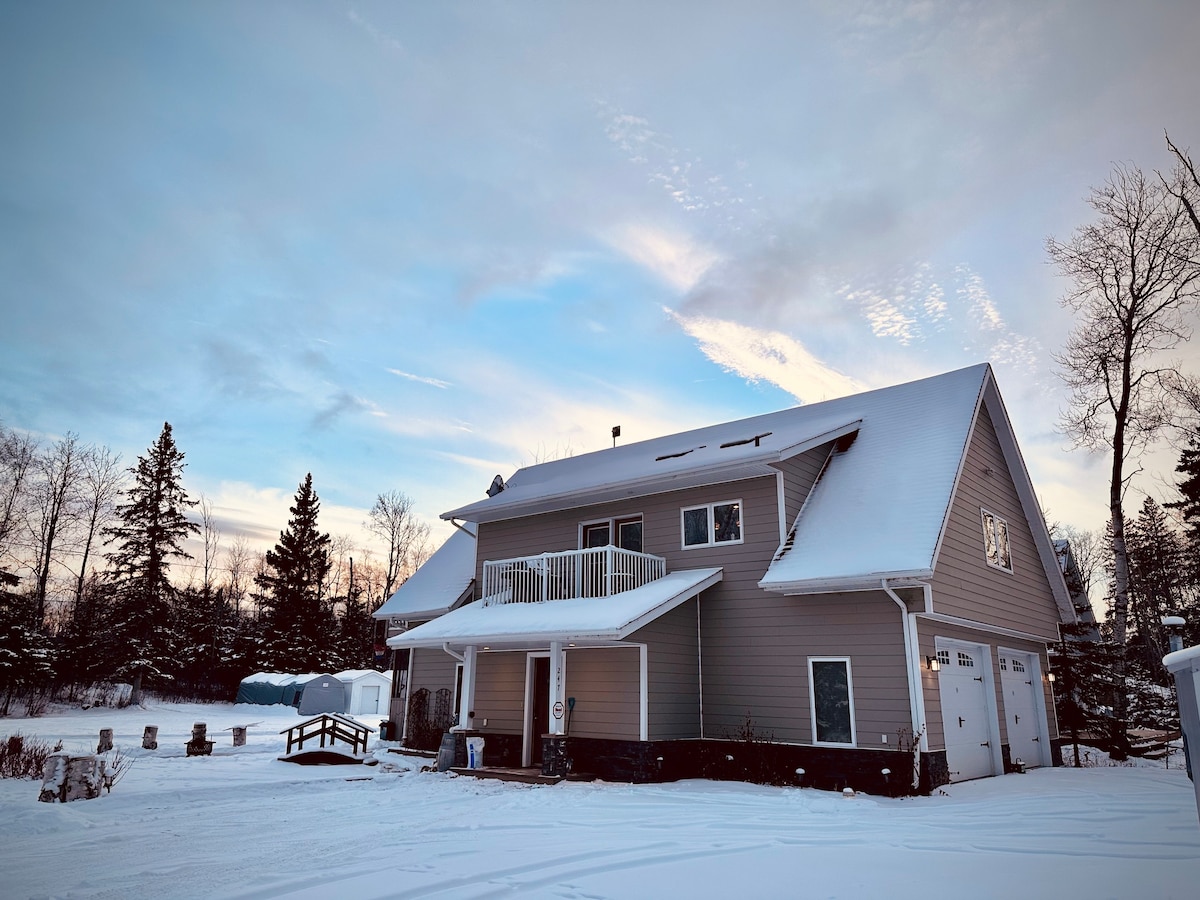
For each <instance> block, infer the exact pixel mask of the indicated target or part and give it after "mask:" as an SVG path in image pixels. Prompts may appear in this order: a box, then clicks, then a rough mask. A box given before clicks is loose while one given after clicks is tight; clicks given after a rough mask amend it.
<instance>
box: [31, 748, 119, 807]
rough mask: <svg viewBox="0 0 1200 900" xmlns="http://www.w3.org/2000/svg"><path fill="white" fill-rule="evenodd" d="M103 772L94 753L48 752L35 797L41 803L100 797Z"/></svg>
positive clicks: (102, 767) (103, 778) (103, 782)
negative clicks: (82, 754)
mask: <svg viewBox="0 0 1200 900" xmlns="http://www.w3.org/2000/svg"><path fill="white" fill-rule="evenodd" d="M106 774H107V773H106V770H105V766H104V764H103V762H101V763H100V764H99V765H97V760H96V757H95V756H71V755H70V754H69V753H51V754H50V756H48V757H47V758H46V765H45V767H44V768H43V769H42V787H41V790H40V791H39V793H38V800H40V801H41V802H43V803H53V802H55V801H56V800H57V801H58V802H59V803H69V802H70V801H72V800H94V799H95V798H96V797H99V796H100V791H101V789H102V788H103V787H104V785H105V775H106Z"/></svg>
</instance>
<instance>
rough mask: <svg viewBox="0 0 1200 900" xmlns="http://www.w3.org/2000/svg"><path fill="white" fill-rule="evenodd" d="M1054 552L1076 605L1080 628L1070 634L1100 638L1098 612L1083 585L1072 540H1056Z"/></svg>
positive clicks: (1075, 636)
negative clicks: (1093, 607)
mask: <svg viewBox="0 0 1200 900" xmlns="http://www.w3.org/2000/svg"><path fill="white" fill-rule="evenodd" d="M1054 552H1055V554H1056V555H1057V556H1058V569H1059V571H1060V572H1062V575H1063V580H1064V581H1065V582H1066V585H1067V593H1068V594H1069V595H1070V597H1071V605H1072V606H1073V607H1075V619H1076V623H1077V624H1078V625H1079V628H1078V629H1076V631H1077V632H1078V633H1076V634H1074V635H1070V637H1072V638H1074V639H1076V640H1085V641H1098V640H1100V625H1099V623H1097V622H1096V613H1095V611H1094V610H1093V609H1092V600H1091V598H1090V597H1089V596H1088V595H1087V591H1086V590H1084V587H1083V575H1082V574H1081V573H1080V571H1079V563H1078V562H1076V560H1075V552H1074V550H1072V549H1071V542H1070V541H1066V540H1057V541H1055V542H1054Z"/></svg>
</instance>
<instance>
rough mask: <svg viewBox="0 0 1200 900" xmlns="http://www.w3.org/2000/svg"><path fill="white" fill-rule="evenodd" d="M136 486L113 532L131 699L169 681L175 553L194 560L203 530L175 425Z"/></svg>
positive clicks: (137, 471) (120, 662) (120, 648)
mask: <svg viewBox="0 0 1200 900" xmlns="http://www.w3.org/2000/svg"><path fill="white" fill-rule="evenodd" d="M129 471H130V474H131V475H132V476H133V479H134V480H133V485H132V486H131V487H130V488H129V489H128V490H127V491H126V494H125V499H126V502H125V503H123V504H118V506H117V519H118V523H117V524H116V525H114V526H113V527H111V528H109V529H107V530H106V532H105V533H106V534H107V535H108V536H109V537H110V538H111V539H112V540H113V541H114V542H115V543H116V544H117V549H116V550H115V551H113V552H112V553H110V554H109V555H108V560H109V563H110V564H111V565H112V569H113V571H112V575H113V577H114V579H115V580H116V584H117V588H118V592H117V598H116V609H115V611H114V617H113V624H112V634H113V636H114V637H115V638H116V640H115V642H114V644H113V659H112V663H113V673H112V674H113V675H114V676H116V677H118V678H128V679H129V680H130V681H131V682H132V684H133V693H132V697H131V700H132V702H133V703H140V702H141V695H142V685H143V681H144V680H145V679H147V678H149V679H152V680H160V681H162V680H168V679H170V677H171V670H172V667H173V665H174V663H173V651H174V647H173V644H174V635H173V630H172V600H173V595H174V588H173V587H172V585H171V582H170V580H169V574H170V564H171V559H172V558H181V559H191V558H192V557H191V554H189V553H187V552H185V551H184V549H183V542H184V541H185V540H187V538H188V535H191V534H196V533H199V530H200V529H199V527H198V526H197V525H196V524H195V523H194V522H189V521H188V519H187V517H186V516H185V515H184V510H185V509H187V508H188V507H190V506H195V501H193V500H190V499H188V495H187V492H186V491H184V489H183V485H182V484H181V481H182V478H183V453H181V452H180V451H179V449H178V448H177V447H176V446H175V439H174V438H173V437H172V435H171V425H170V423H163V429H162V433H161V434H160V435H159V436H158V440H156V441H155V442H154V443H153V444H152V445H151V446H150V448H149V450H147V451H146V454H145V455H144V456H140V457H138V461H137V465H135V466H133V467H132V468H131V469H130V470H129Z"/></svg>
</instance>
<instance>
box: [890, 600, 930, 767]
mask: <svg viewBox="0 0 1200 900" xmlns="http://www.w3.org/2000/svg"><path fill="white" fill-rule="evenodd" d="M879 584H880V586H881V587H882V588H883V592H884V593H885V594H887V595H888V596H889V597H891V598H892V600H894V601H895V603H896V605H897V606H899V607H900V622H901V624H902V625H903V628H904V661H905V663H906V666H905V669H906V670H907V672H908V707H909V715H910V716H911V718H912V733H913V736H914V737H915V738H916V740H917V747H916V749H917V752H916V753H915V754H914V755H913V775H912V777H913V781H912V786H913V788H914V789H915V788H917V787H919V786H920V783H921V754H922V753H928V752H929V738H928V736H927V735H926V734H925V722H924V721H923V720H924V718H925V716H924V709H925V703H924V696H923V695H922V694H921V693H920V692H921V690H922V687H921V668H920V665H921V664H920V661H919V660H920V653H919V647H918V646H917V623H916V618H917V615H916V613H911V612H909V611H908V605H907V604H906V603H905V602H904V600H902V599H901V598H900V596H899V595H898V594H897V593H896V592H895V591H893V590H892V588H891V586H890V585H889V584H888V583H887V579H886V578H884V579H882V580H881V581H880V582H879Z"/></svg>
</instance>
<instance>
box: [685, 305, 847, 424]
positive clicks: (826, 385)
mask: <svg viewBox="0 0 1200 900" xmlns="http://www.w3.org/2000/svg"><path fill="white" fill-rule="evenodd" d="M666 312H667V315H669V316H670V317H671V318H672V319H674V320H675V322H676V323H677V324H678V325H679V327H680V328H682V329H683V330H684V331H685V332H686V333H687V334H688V335H690V336H691V337H693V338H695V339H696V341H697V342H699V344H700V349H701V350H702V351H703V352H704V354H705V356H707V357H708V358H709V359H711V360H712V361H713V362H715V363H716V364H717V365H719V366H721V368H723V369H725V370H726V371H727V372H732V373H734V374H736V375H739V376H741V377H742V378H745V379H747V380H748V381H767V382H769V383H771V384H774V385H776V386H777V387H780V388H782V389H783V390H785V391H787V392H789V393H790V394H792V395H793V396H794V397H795V398H796V399H797V400H799V401H801V402H803V403H812V402H815V401H818V400H829V399H832V398H834V397H842V396H845V395H846V394H853V393H855V392H857V391H861V390H862V389H863V385H862V383H861V382H859V381H858V380H856V379H854V378H851V377H850V376H849V375H845V374H843V373H842V372H839V371H837V370H836V369H834V368H833V367H831V366H829V365H827V364H825V363H823V362H821V360H819V359H817V357H816V356H814V355H813V354H812V353H811V352H810V351H809V350H808V348H806V347H805V346H804V345H803V344H801V343H800V342H799V341H798V340H796V339H795V338H793V337H792V336H791V335H787V334H784V333H782V332H779V331H769V330H764V329H759V328H753V327H751V326H748V325H742V324H739V323H737V322H730V321H728V320H724V319H715V318H712V317H709V316H690V315H685V314H683V313H678V312H675V311H674V310H671V309H668V310H666Z"/></svg>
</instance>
